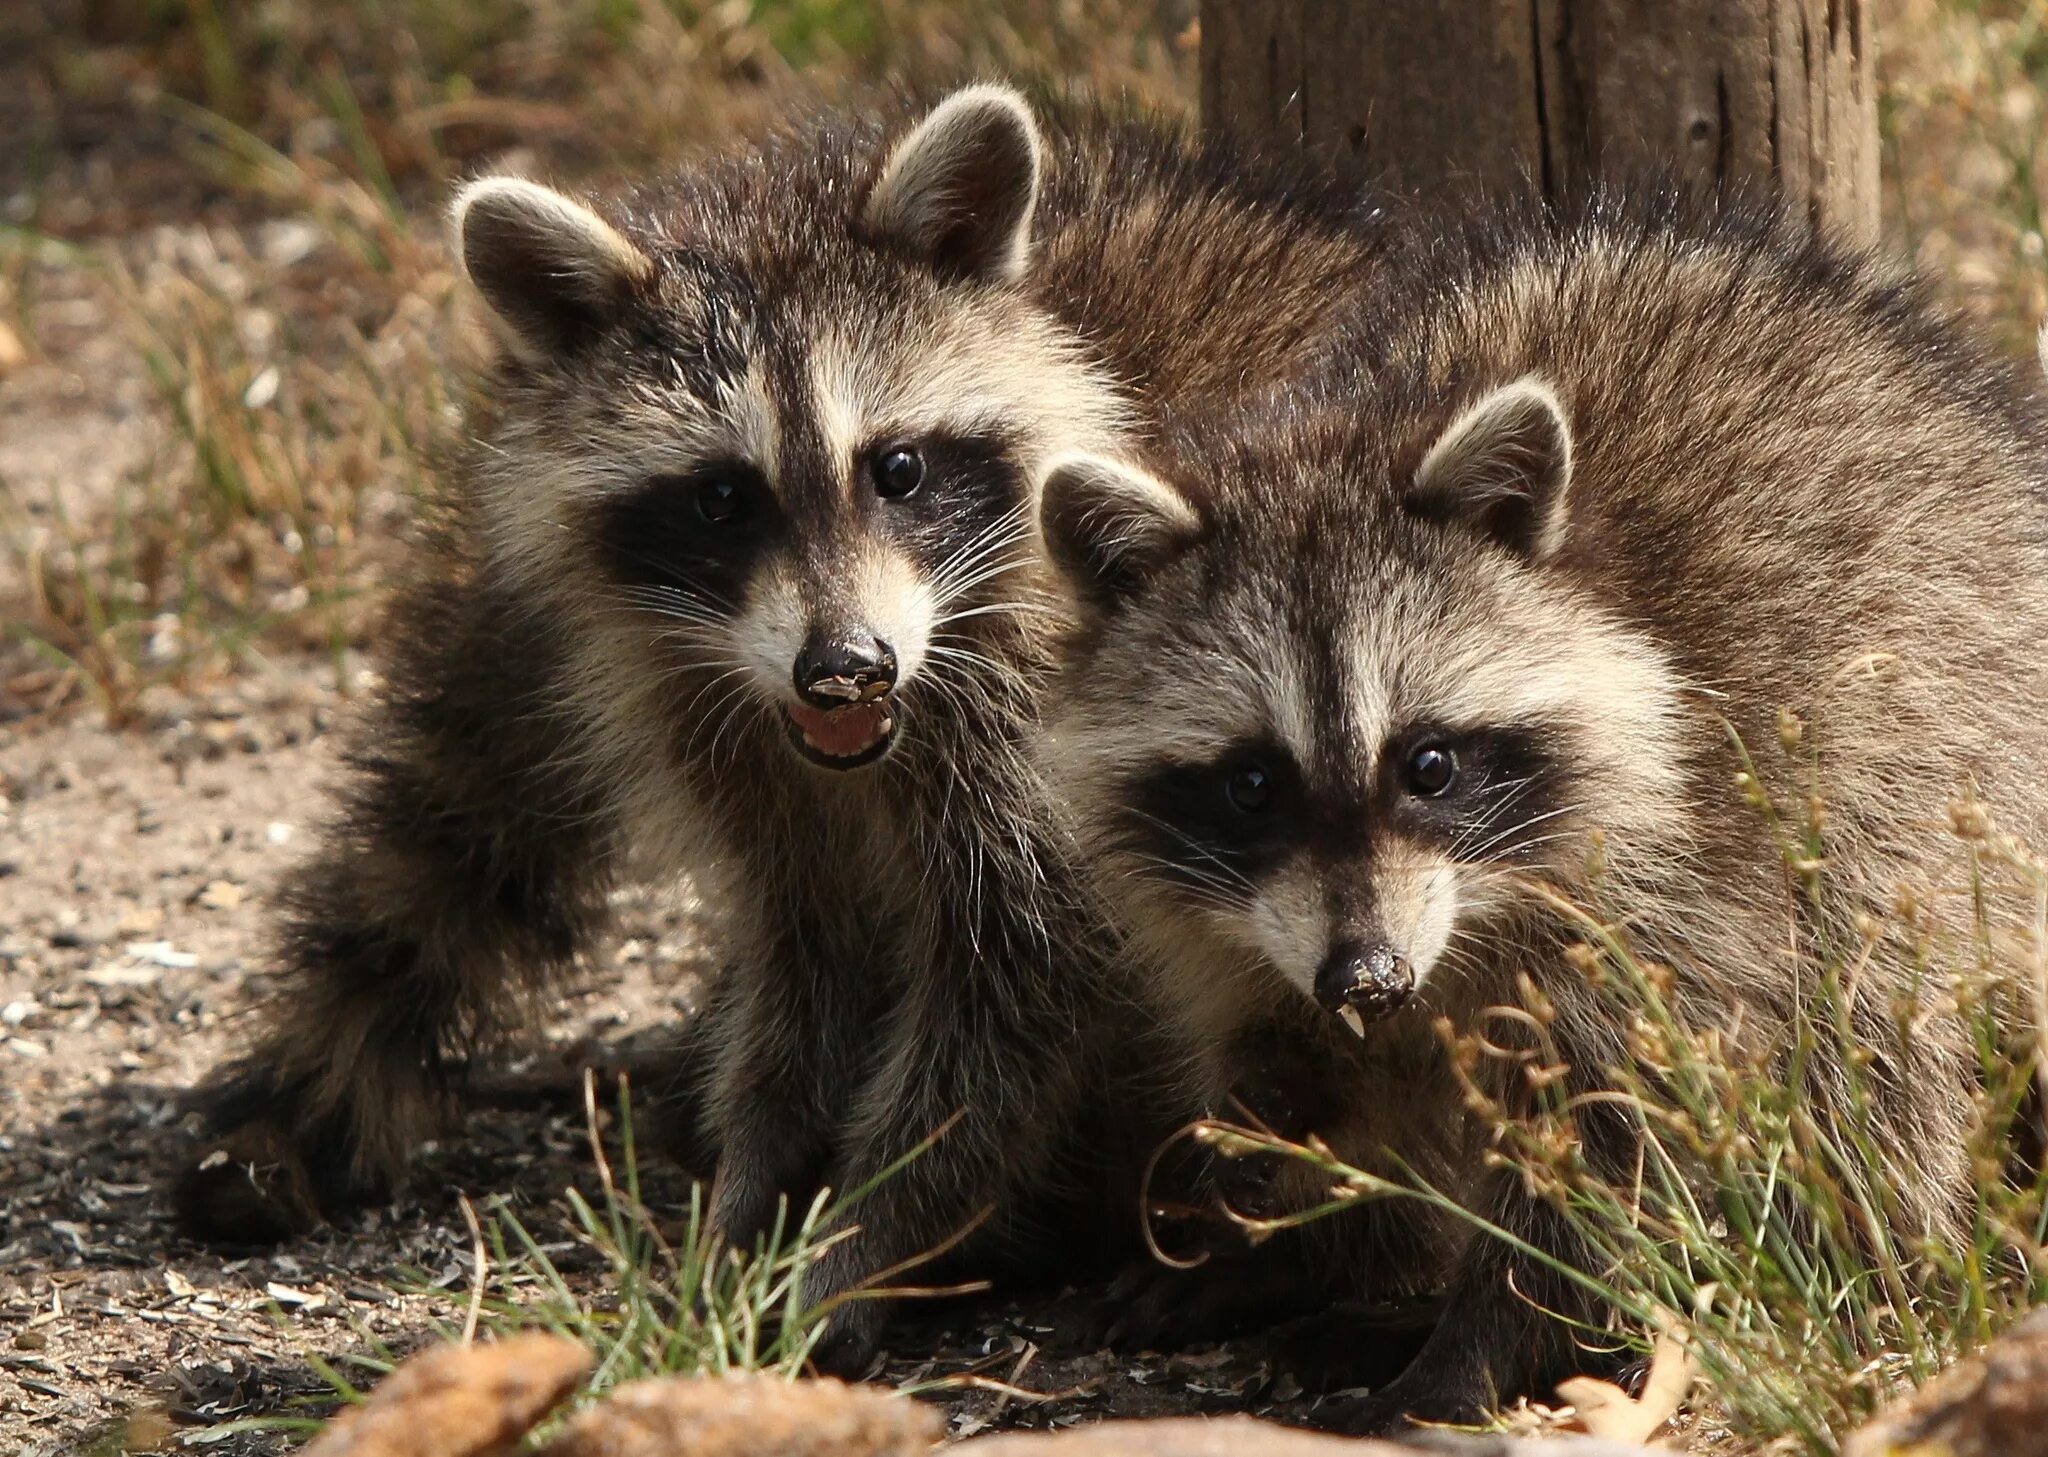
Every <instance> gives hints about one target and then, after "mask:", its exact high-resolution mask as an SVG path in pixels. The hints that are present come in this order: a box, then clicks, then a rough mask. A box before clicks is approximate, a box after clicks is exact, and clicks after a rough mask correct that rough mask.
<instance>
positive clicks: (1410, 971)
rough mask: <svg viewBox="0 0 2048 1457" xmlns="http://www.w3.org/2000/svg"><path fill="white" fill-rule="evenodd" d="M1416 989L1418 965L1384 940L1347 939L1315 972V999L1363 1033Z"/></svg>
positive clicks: (1336, 947) (1356, 1030)
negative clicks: (1416, 969) (1370, 1023)
mask: <svg viewBox="0 0 2048 1457" xmlns="http://www.w3.org/2000/svg"><path fill="white" fill-rule="evenodd" d="M1414 990H1415V969H1414V968H1413V967H1411V966H1410V965H1409V964H1408V963H1407V961H1406V960H1405V959H1404V958H1402V957H1400V956H1396V955H1395V954H1394V948H1393V947H1391V946H1389V945H1387V943H1386V942H1384V941H1344V942H1340V943H1339V944H1338V945H1336V946H1335V947H1332V948H1331V950H1330V954H1329V955H1328V956H1326V957H1324V958H1323V965H1322V968H1321V970H1319V971H1317V972H1316V1000H1317V1001H1318V1002H1320V1003H1322V1005H1323V1007H1324V1008H1325V1009H1326V1010H1328V1011H1332V1012H1335V1013H1336V1014H1337V1015H1338V1016H1340V1017H1342V1018H1343V1019H1344V1020H1345V1022H1346V1023H1348V1024H1349V1025H1350V1027H1351V1030H1352V1031H1354V1032H1357V1033H1359V1034H1360V1035H1363V1034H1364V1030H1365V1024H1366V1023H1368V1022H1377V1021H1379V1020H1380V1019H1381V1018H1383V1017H1388V1016H1391V1015H1392V1014H1393V1013H1394V1012H1396V1011H1398V1010H1400V1007H1401V1004H1402V1003H1403V1002H1406V1001H1407V1000H1408V998H1409V996H1410V995H1411V994H1412V993H1413V992H1414Z"/></svg>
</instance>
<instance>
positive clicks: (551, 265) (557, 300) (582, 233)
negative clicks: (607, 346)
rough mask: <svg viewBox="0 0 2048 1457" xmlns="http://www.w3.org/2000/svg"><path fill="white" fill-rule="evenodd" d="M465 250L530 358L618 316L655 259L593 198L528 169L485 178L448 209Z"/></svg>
mask: <svg viewBox="0 0 2048 1457" xmlns="http://www.w3.org/2000/svg"><path fill="white" fill-rule="evenodd" d="M448 221H449V229H450V231H451V232H452V233H453V234H454V241H455V256H456V259H457V260H458V261H459V262H460V263H461V264H462V271H463V272H464V273H466V274H467V275H468V276H469V281H470V282H471V283H473V284H474V285H476V291H477V292H478V293H479V294H480V295H482V297H483V300H484V302H485V303H487V304H489V305H490V306H491V313H492V314H493V316H494V317H495V319H496V322H497V323H498V324H499V326H500V330H499V332H500V333H501V334H502V335H503V336H504V339H505V342H506V343H508V344H509V345H511V347H512V349H513V350H514V351H515V352H516V353H518V354H519V355H521V356H523V357H525V358H528V359H547V358H551V357H555V356H559V355H563V354H568V353H571V352H573V351H574V350H576V349H577V348H578V347H580V346H581V345H582V344H584V343H585V342H586V341H588V340H589V339H591V338H592V337H594V336H596V335H597V334H599V333H601V332H602V331H603V330H604V329H605V328H606V327H607V326H609V325H610V324H611V323H613V322H615V320H616V318H617V316H618V314H619V312H620V310H621V308H622V307H623V305H624V302H625V300H626V298H627V295H628V294H629V293H630V292H631V291H632V289H633V288H634V287H635V286H637V285H639V284H642V283H644V282H646V280H647V279H648V277H649V276H650V275H651V274H652V273H653V272H654V264H653V263H652V261H650V260H649V259H648V257H647V255H646V254H645V253H642V252H641V251H640V250H639V249H638V248H637V247H635V246H634V245H633V244H632V243H631V242H630V241H628V240H627V239H626V238H625V237H624V235H622V234H621V233H620V232H619V231H618V230H617V229H616V228H614V227H613V226H612V225H611V224H610V223H608V222H606V221H605V220H604V219H603V218H601V217H599V216H598V215H597V214H596V213H595V212H593V211H592V210H591V209H590V208H589V207H588V206H586V205H585V204H583V203H581V202H578V201H577V200H576V199H575V198H573V197H567V196H565V195H563V194H562V193H559V192H557V191H555V190H554V189H553V188H552V187H543V186H542V185H541V184H540V183H538V182H529V181H527V180H526V179H525V178H523V177H482V178H479V179H477V180H476V181H475V182H472V183H470V184H469V185H468V186H467V187H464V188H463V189H462V191H460V192H459V193H457V194H456V195H455V203H454V206H452V207H451V208H449V210H448Z"/></svg>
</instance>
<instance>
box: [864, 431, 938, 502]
mask: <svg viewBox="0 0 2048 1457" xmlns="http://www.w3.org/2000/svg"><path fill="white" fill-rule="evenodd" d="M868 473H869V474H870V475H872V476H873V477H874V478H875V494H876V495H879V496H886V497H887V498H888V499H890V500H892V501H900V500H902V499H903V498H904V497H905V496H914V495H916V494H917V488H918V487H919V486H921V485H923V484H924V457H923V456H921V455H919V454H918V453H917V452H916V451H915V450H914V449H912V448H911V447H910V446H908V445H892V446H890V447H889V448H888V449H887V450H884V451H882V452H881V453H880V454H878V455H876V456H875V457H874V459H873V460H871V461H870V462H869V463H868Z"/></svg>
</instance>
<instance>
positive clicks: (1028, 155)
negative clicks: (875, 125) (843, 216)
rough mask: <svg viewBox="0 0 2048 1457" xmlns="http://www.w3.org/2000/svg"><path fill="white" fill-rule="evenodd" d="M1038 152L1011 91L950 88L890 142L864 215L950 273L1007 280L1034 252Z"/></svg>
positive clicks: (1034, 132)
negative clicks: (901, 136)
mask: <svg viewBox="0 0 2048 1457" xmlns="http://www.w3.org/2000/svg"><path fill="white" fill-rule="evenodd" d="M1039 152H1040V146H1039V140H1038V123H1037V122H1036V121H1035V120H1033V118H1032V115H1031V107H1030V106H1029V105H1028V104H1027V103H1026V102H1025V100H1024V98H1023V97H1022V96H1021V95H1019V94H1018V93H1017V92H1016V91H1014V90H1012V89H1011V88H1010V87H1008V86H993V85H989V86H969V87H967V88H966V89H964V90H961V91H956V92H954V93H953V94H952V95H951V96H949V97H947V98H946V99H945V100H944V101H942V102H940V103H939V104H938V105H937V106H936V107H934V108H933V109H932V112H931V115H929V116H927V117H926V118H925V119H924V120H923V121H921V122H919V123H918V124H917V127H916V129H915V130H913V131H912V132H911V133H910V135H909V136H907V137H905V138H904V139H903V140H902V141H901V142H899V143H897V145H896V150H895V151H894V152H893V153H891V154H890V157H889V164H888V165H887V166H886V167H884V168H883V169H882V176H881V180H880V181H878V182H876V183H875V190H874V191H873V192H871V193H869V194H868V201H867V207H866V209H865V210H864V212H863V214H862V216H863V220H864V221H865V223H866V225H867V227H868V228H869V230H870V231H872V232H873V233H875V234H876V235H877V236H878V237H882V238H886V239H888V240H890V241H891V242H894V243H897V244H899V245H901V246H902V247H905V248H907V249H909V250H910V251H911V252H912V253H914V254H916V255H917V256H918V257H920V258H923V259H925V260H926V261H927V262H929V263H930V264H931V266H932V267H933V268H934V269H936V270H937V271H938V272H940V273H941V274H944V275H945V276H947V277H949V278H966V279H985V280H989V281H992V282H1003V281H1007V280H1009V279H1013V278H1015V277H1017V275H1019V274H1020V273H1022V272H1023V271H1024V260H1025V258H1026V257H1027V255H1028V254H1029V252H1030V249H1031V213H1032V210H1033V209H1034V208H1036V207H1037V206H1038V178H1039Z"/></svg>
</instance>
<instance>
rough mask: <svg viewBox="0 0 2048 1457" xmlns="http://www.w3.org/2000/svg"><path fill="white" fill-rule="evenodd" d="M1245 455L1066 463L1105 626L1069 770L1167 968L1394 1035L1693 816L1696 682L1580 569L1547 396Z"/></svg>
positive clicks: (1565, 467) (1081, 636) (1519, 393)
mask: <svg viewBox="0 0 2048 1457" xmlns="http://www.w3.org/2000/svg"><path fill="white" fill-rule="evenodd" d="M1231 437H1232V438H1229V439H1227V440H1225V439H1218V440H1216V441H1214V442H1211V443H1210V444H1208V445H1202V444H1200V443H1196V444H1193V445H1191V446H1190V447H1189V448H1188V449H1187V450H1186V451H1185V459H1184V460H1182V461H1180V462H1179V463H1178V464H1176V465H1175V466H1174V467H1172V468H1171V469H1170V471H1169V474H1171V475H1172V476H1173V477H1174V478H1173V479H1172V480H1168V479H1163V478H1161V477H1160V476H1158V475H1154V474H1151V473H1148V472H1147V471H1145V470H1143V469H1140V468H1138V467H1137V466H1135V465H1133V464H1131V463H1128V462H1124V461H1117V460H1110V459H1104V458H1101V457H1078V458H1073V459H1068V460H1064V461H1060V462H1057V463H1055V464H1054V465H1053V467H1052V468H1051V469H1050V471H1049V474H1048V476H1047V479H1046V482H1045V485H1044V489H1043V495H1042V501H1041V512H1042V516H1041V521H1042V527H1043V530H1044V534H1045V539H1046V542H1047V547H1048V550H1049V551H1050V553H1051V555H1052V557H1053V559H1054V561H1055V562H1056V564H1057V565H1058V567H1059V568H1060V570H1061V572H1062V573H1063V575H1064V576H1066V578H1067V579H1068V580H1069V582H1070V583H1071V584H1072V586H1073V587H1074V589H1075V596H1076V598H1077V600H1078V602H1079V604H1080V611H1081V617H1082V622H1083V626H1082V628H1081V629H1080V631H1079V633H1078V634H1077V636H1076V638H1075V641H1074V642H1073V644H1072V651H1071V655H1070V659H1069V666H1068V668H1067V670H1066V672H1065V674H1064V680H1063V682H1062V683H1061V685H1060V688H1059V691H1058V693H1057V695H1056V702H1055V705H1054V708H1053V710H1052V714H1051V718H1050V722H1049V735H1048V738H1047V750H1046V752H1047V756H1048V759H1049V763H1048V769H1049V773H1050V777H1051V778H1052V780H1053V781H1054V784H1055V787H1056V789H1057V790H1058V792H1059V794H1060V796H1061V798H1062V799H1063V800H1064V801H1065V802H1066V803H1067V804H1068V806H1069V807H1070V810H1071V813H1072V816H1073V819H1074V822H1075V825H1076V828H1077V829H1078V830H1079V832H1080V833H1081V836H1082V839H1083V842H1084V844H1085V845H1086V846H1087V847H1088V850H1089V852H1090V853H1091V855H1092V856H1093V857H1094V859H1095V863H1096V864H1097V866H1098V868H1099V870H1100V874H1099V876H1098V879H1099V881H1100V883H1101V884H1102V885H1103V886H1104V887H1105V888H1106V889H1107V890H1109V892H1110V893H1111V894H1113V895H1115V896H1118V897H1120V898H1121V901H1122V904H1123V908H1124V910H1125V912H1126V916H1127V919H1128V921H1129V922H1130V924H1131V926H1132V928H1133V929H1134V930H1135V931H1137V932H1138V933H1139V934H1140V935H1141V936H1143V937H1145V938H1146V939H1148V940H1149V941H1150V942H1151V943H1152V946H1153V949H1154V951H1155V952H1157V953H1158V954H1159V958H1160V960H1161V961H1162V963H1164V964H1165V965H1167V966H1169V967H1170V966H1174V965H1178V966H1180V967H1181V968H1184V969H1185V971H1186V972H1187V974H1189V975H1191V976H1195V977H1202V976H1209V975H1213V974H1214V970H1213V968H1214V966H1215V962H1216V960H1217V953H1218V952H1219V951H1226V952H1227V953H1228V958H1227V959H1229V960H1231V961H1233V962H1235V963H1236V964H1239V965H1244V966H1250V967H1254V968H1263V969H1264V970H1265V971H1266V972H1267V973H1274V974H1277V975H1278V977H1279V978H1280V979H1282V980H1284V981H1285V982H1287V983H1289V984H1291V985H1293V986H1294V987H1296V988H1298V989H1299V990H1300V991H1301V992H1303V993H1304V994H1306V995H1309V996H1312V997H1314V998H1315V1000H1316V1001H1317V1002H1319V1003H1321V1004H1322V1005H1323V1006H1324V1007H1325V1008H1328V1009H1330V1010H1331V1011H1333V1012H1337V1013H1339V1014H1340V1015H1343V1016H1344V1017H1345V1019H1346V1020H1347V1021H1348V1022H1350V1023H1351V1024H1352V1026H1353V1028H1354V1030H1362V1028H1363V1025H1364V1023H1365V1022H1367V1021H1371V1020H1374V1019H1376V1018H1378V1017H1381V1016H1384V1015H1386V1014H1387V1013H1389V1012H1390V1011H1392V1010H1393V1009H1395V1008H1397V1007H1399V1006H1401V1005H1403V1004H1404V1003H1406V1002H1408V1001H1409V999H1410V998H1411V996H1413V995H1414V994H1415V993H1416V992H1417V990H1418V989H1423V990H1424V991H1425V993H1427V992H1429V991H1431V990H1435V991H1439V992H1440V991H1442V990H1443V989H1444V988H1443V983H1444V979H1445V978H1447V977H1449V976H1452V975H1454V974H1456V973H1458V972H1459V971H1461V970H1469V969H1472V968H1474V967H1476V966H1478V965H1480V964H1481V963H1483V962H1484V960H1485V947H1486V945H1487V943H1488V940H1489V938H1490V935H1491V934H1494V933H1497V932H1498V931H1500V930H1501V929H1502V928H1503V927H1504V925H1505V922H1506V920H1507V919H1508V918H1512V917H1514V916H1515V915H1516V913H1517V910H1518V909H1526V908H1528V907H1529V906H1530V897H1529V894H1528V891H1527V886H1528V884H1529V879H1530V878H1531V877H1534V878H1545V877H1548V878H1562V879H1564V880H1566V881H1570V880H1571V879H1572V878H1573V877H1574V876H1575V875H1577V874H1579V873H1580V872H1582V871H1583V869H1584V867H1585V864H1586V855H1587V844H1586V839H1585V832H1586V831H1587V830H1588V829H1590V828H1592V827H1596V826H1600V827H1605V828H1607V829H1610V830H1612V831H1614V832H1615V833H1616V834H1626V833H1629V832H1631V831H1633V830H1636V829H1638V828H1639V827H1641V826H1642V825H1643V824H1644V823H1645V822H1646V819H1648V820H1656V819H1657V817H1660V816H1664V815H1668V814H1670V813H1672V812H1673V811H1674V806H1675V804H1676V802H1677V796H1678V794H1679V791H1680V771H1679V759H1680V758H1681V750H1680V748H1679V740H1678V732H1677V726H1676V722H1675V715H1676V710H1677V698H1676V693H1677V686H1676V683H1675V680H1674V677H1673V674H1672V671H1671V669H1670V668H1669V666H1668V665H1667V662H1666V660H1665V658H1664V657H1663V655H1662V654H1661V653H1660V652H1659V651H1658V649H1657V648H1656V646H1655V645H1654V644H1653V643H1652V642H1651V641H1650V640H1649V639H1648V638H1647V637H1646V636H1645V635H1644V634H1642V633H1641V632H1640V631H1638V630H1635V629H1633V628H1631V627H1629V626H1627V625H1625V624H1623V623H1621V622H1619V621H1617V620H1615V619H1614V618H1612V617H1610V616H1609V615H1607V614H1606V613H1604V612H1603V611H1602V610H1600V608H1599V607H1598V606H1596V605H1595V604H1594V603H1592V602H1591V601H1589V600H1588V598H1587V596H1586V594H1585V593H1584V591H1583V589H1582V588H1580V587H1579V586H1577V585H1575V582H1574V577H1573V574H1572V572H1571V570H1569V569H1568V568H1567V566H1566V564H1565V561H1564V558H1565V557H1566V556H1567V555H1568V547H1569V545H1570V543H1571V531H1572V524H1571V499H1572V484H1571V483H1572V476H1573V451H1572V430H1571V427H1570V423H1569V420H1568V417H1567V415H1566V412H1565V410H1564V408H1563V406H1562V405H1561V404H1560V402H1559V400H1558V398H1557V397H1556V395H1555V394H1554V393H1553V392H1552V391H1551V390H1550V389H1549V388H1548V387H1546V386H1545V385H1544V384H1543V383H1542V382H1541V381H1540V380H1537V379H1534V378H1525V379H1522V380H1518V381H1515V382H1513V383H1510V384H1507V385H1505V386H1503V387H1501V388H1498V389H1496V390H1494V391H1492V392H1491V393H1489V394H1486V395H1485V396H1484V397H1483V398H1481V399H1479V400H1478V401H1477V402H1476V403H1472V404H1470V406H1469V407H1468V408H1465V409H1463V410H1461V411H1458V412H1457V413H1455V414H1454V415H1452V416H1450V417H1449V418H1448V419H1447V417H1446V412H1445V411H1444V409H1443V408H1442V407H1441V406H1434V407H1431V406H1418V407H1415V408H1413V409H1411V410H1408V411H1403V410H1401V409H1398V408H1395V407H1392V406H1382V407H1380V409H1379V410H1377V411H1374V410H1373V409H1371V407H1370V406H1369V405H1368V404H1367V403H1366V402H1349V403H1345V402H1340V404H1339V406H1338V407H1337V408H1335V409H1331V410H1328V411H1311V410H1302V409H1299V408H1296V407H1293V406H1290V407H1287V408H1282V409H1276V410H1274V411H1273V412H1271V417H1270V418H1267V419H1263V420H1262V419H1259V418H1254V419H1253V420H1250V421H1247V422H1245V423H1244V424H1243V426H1242V427H1241V428H1236V429H1233V430H1232V432H1231ZM1432 1000H1435V999H1434V998H1433V999H1432Z"/></svg>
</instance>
